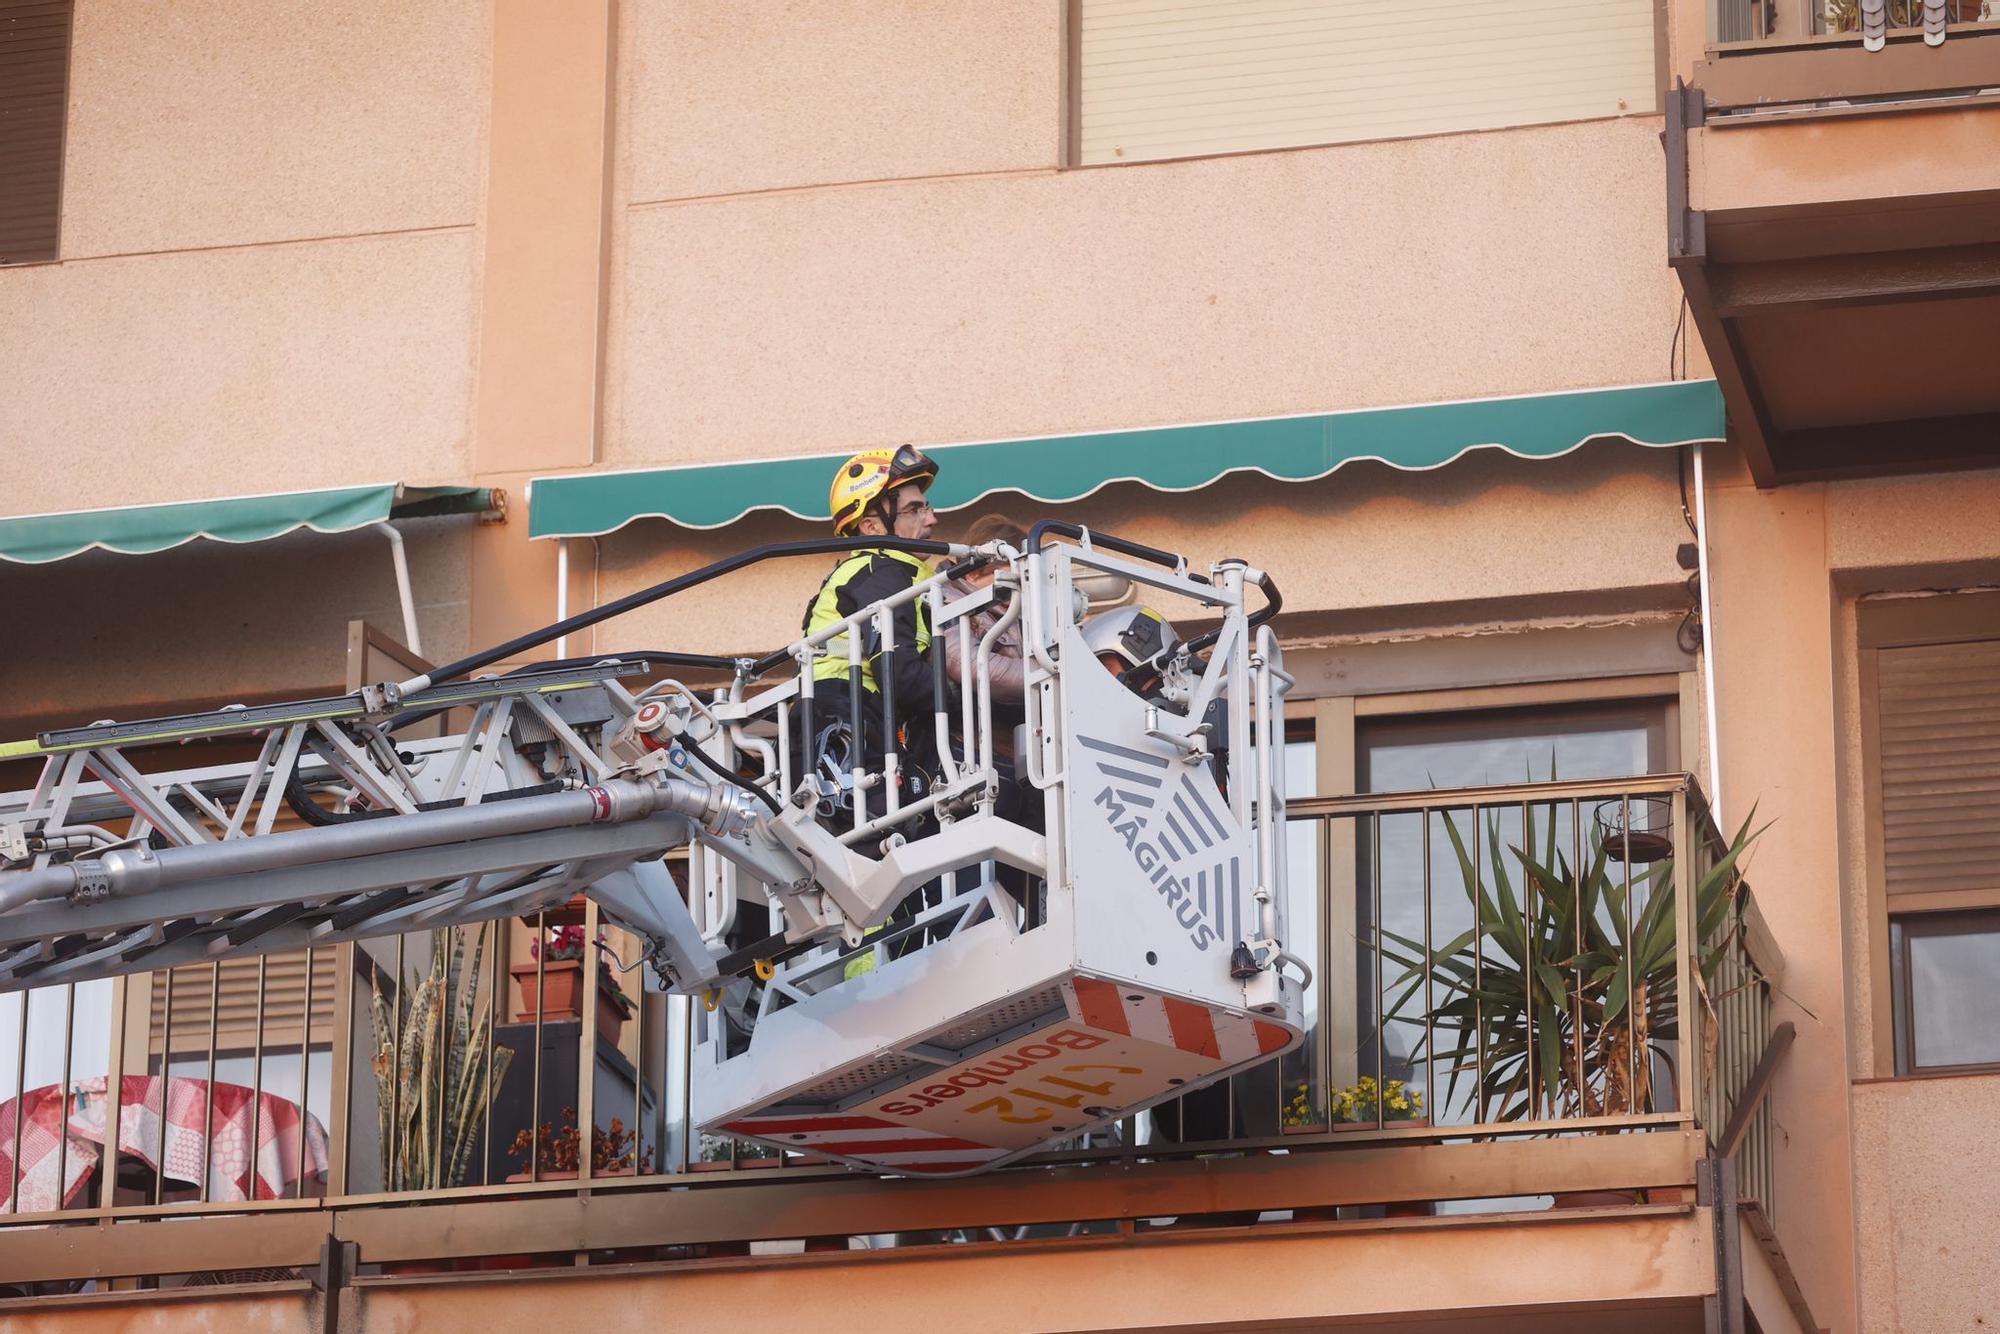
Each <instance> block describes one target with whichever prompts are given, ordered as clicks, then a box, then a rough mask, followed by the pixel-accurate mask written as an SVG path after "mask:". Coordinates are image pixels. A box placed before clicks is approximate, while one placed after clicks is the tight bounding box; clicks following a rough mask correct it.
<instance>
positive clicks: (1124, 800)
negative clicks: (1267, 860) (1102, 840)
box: [1077, 736, 1243, 950]
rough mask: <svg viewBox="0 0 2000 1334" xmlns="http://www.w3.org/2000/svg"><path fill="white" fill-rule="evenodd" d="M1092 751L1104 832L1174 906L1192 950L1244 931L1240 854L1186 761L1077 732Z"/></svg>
mask: <svg viewBox="0 0 2000 1334" xmlns="http://www.w3.org/2000/svg"><path fill="white" fill-rule="evenodd" d="M1077 740H1078V741H1079V742H1081V743H1082V744H1083V745H1084V746H1086V747H1088V748H1089V749H1091V750H1094V751H1096V752H1097V753H1098V755H1099V756H1100V758H1098V759H1097V760H1096V761H1095V763H1096V765H1097V772H1098V773H1099V774H1100V775H1101V776H1102V777H1103V778H1104V780H1105V785H1104V786H1103V787H1102V788H1101V789H1099V791H1098V793H1097V795H1096V796H1094V797H1092V798H1091V804H1092V805H1093V806H1096V807H1098V808H1099V809H1101V810H1102V811H1103V812H1104V817H1105V820H1106V821H1107V822H1108V823H1109V824H1110V826H1111V832H1112V833H1114V834H1116V835H1118V837H1119V838H1121V839H1123V840H1124V841H1125V846H1126V848H1127V849H1128V850H1129V851H1130V852H1131V854H1132V860H1133V863H1134V864H1135V865H1137V866H1138V868H1139V871H1140V874H1142V875H1144V876H1145V877H1146V878H1147V879H1148V880H1149V881H1151V882H1152V885H1153V888H1154V889H1155V890H1157V891H1158V892H1159V895H1160V897H1161V898H1162V899H1164V900H1165V901H1166V903H1167V906H1168V907H1169V908H1171V909H1172V910H1173V914H1174V920H1175V921H1176V922H1179V923H1180V925H1181V929H1182V930H1184V931H1186V932H1187V933H1188V939H1189V940H1191V941H1193V942H1194V946H1195V948H1196V949H1199V950H1206V949H1207V948H1208V947H1209V946H1210V945H1212V944H1214V943H1215V942H1216V941H1217V940H1224V941H1228V942H1232V943H1233V942H1235V941H1237V940H1241V939H1242V938H1243V934H1242V933H1243V861H1242V858H1240V857H1239V856H1238V855H1237V854H1236V852H1235V850H1234V848H1233V847H1231V843H1232V841H1233V835H1232V831H1231V829H1230V827H1229V825H1228V824H1227V823H1225V822H1224V821H1223V819H1222V818H1221V816H1219V815H1218V814H1217V813H1216V810H1215V806H1216V805H1217V804H1218V803H1217V802H1216V801H1212V800H1211V799H1210V798H1208V797H1205V796H1204V795H1203V794H1202V792H1201V791H1200V789H1199V788H1198V787H1197V786H1196V785H1195V784H1194V783H1193V782H1191V781H1189V771H1188V770H1186V769H1185V768H1183V769H1181V770H1180V771H1179V772H1175V767H1174V766H1173V765H1172V764H1171V763H1170V762H1169V761H1167V760H1165V759H1162V758H1161V757H1160V756H1158V755H1148V754H1147V753H1146V752H1144V751H1141V750H1133V749H1132V748H1131V747H1129V746H1120V745H1116V744H1114V743H1112V742H1109V741H1098V740H1096V739H1095V738H1092V737H1087V736H1080V737H1078V738H1077Z"/></svg>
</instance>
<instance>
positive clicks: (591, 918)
mask: <svg viewBox="0 0 2000 1334" xmlns="http://www.w3.org/2000/svg"><path fill="white" fill-rule="evenodd" d="M582 963H583V977H582V979H581V981H582V984H583V986H582V991H583V994H582V996H581V997H579V1000H578V1006H577V1009H578V1014H577V1019H576V1031H577V1061H576V1129H577V1145H578V1148H577V1155H576V1179H577V1182H578V1183H579V1184H580V1185H588V1184H589V1182H590V1179H591V1176H592V1168H593V1167H594V1166H595V1162H596V1158H597V1121H596V1116H597V1096H596V1095H597V1000H598V994H597V993H598V971H599V969H600V967H601V964H600V963H599V960H598V954H597V900H596V899H593V898H588V897H586V898H585V899H584V901H583V960H582Z"/></svg>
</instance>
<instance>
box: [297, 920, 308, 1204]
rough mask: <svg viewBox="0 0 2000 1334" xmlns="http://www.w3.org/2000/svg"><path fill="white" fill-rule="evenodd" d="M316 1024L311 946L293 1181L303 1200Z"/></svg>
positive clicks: (301, 1033) (302, 1008) (302, 1021)
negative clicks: (295, 1171) (296, 1151)
mask: <svg viewBox="0 0 2000 1334" xmlns="http://www.w3.org/2000/svg"><path fill="white" fill-rule="evenodd" d="M312 1021H313V947H312V946H310V945H308V946H306V985H305V995H304V996H303V997H302V998H301V999H300V1001H299V1170H298V1174H297V1175H296V1176H295V1177H294V1178H293V1180H295V1181H296V1182H297V1183H298V1186H297V1190H298V1193H299V1195H300V1196H301V1197H303V1196H304V1195H305V1193H306V1141H307V1140H309V1139H311V1138H312V1136H311V1135H309V1134H308V1133H307V1128H308V1127H309V1126H310V1125H311V1124H312V1098H311V1096H310V1093H311V1090H312Z"/></svg>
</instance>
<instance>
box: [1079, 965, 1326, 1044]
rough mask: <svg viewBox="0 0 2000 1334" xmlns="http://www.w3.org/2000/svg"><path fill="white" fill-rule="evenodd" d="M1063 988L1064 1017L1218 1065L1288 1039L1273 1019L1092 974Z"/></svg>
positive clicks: (1289, 1040) (1105, 1031)
mask: <svg viewBox="0 0 2000 1334" xmlns="http://www.w3.org/2000/svg"><path fill="white" fill-rule="evenodd" d="M1066 990H1067V991H1068V1000H1069V1004H1070V1017H1071V1018H1073V1019H1075V1020H1077V1021H1078V1022H1079V1023H1081V1024H1083V1025H1084V1026H1085V1027H1087V1028H1094V1029H1096V1030H1097V1031H1098V1032H1100V1033H1116V1034H1118V1035H1119V1036H1121V1037H1129V1038H1135V1039H1137V1040H1138V1041H1140V1042H1151V1043H1154V1044H1156V1045H1158V1046H1162V1047H1174V1048H1177V1049H1179V1050H1181V1051H1185V1052H1191V1053H1193V1054H1194V1055H1197V1056H1202V1057H1206V1058H1207V1059H1209V1060H1211V1061H1215V1062H1216V1063H1217V1064H1218V1065H1241V1064H1242V1063H1244V1062H1246V1061H1254V1060H1256V1059H1257V1058H1258V1057H1259V1056H1266V1055H1269V1054H1270V1053H1272V1052H1275V1051H1281V1050H1283V1049H1284V1048H1286V1047H1288V1046H1290V1045H1291V1042H1292V1035H1291V1033H1290V1032H1289V1031H1288V1030H1287V1029H1285V1028H1284V1027H1283V1026H1282V1025H1279V1024H1273V1023H1268V1022H1266V1021H1265V1020H1262V1019H1256V1018H1253V1017H1251V1016H1250V1015H1246V1014H1235V1013H1232V1012H1230V1011H1228V1010H1222V1009H1214V1008H1211V1007H1209V1006H1206V1005H1201V1004H1197V1003H1196V1002H1194V1001H1188V1000H1182V999H1180V998H1179V997H1177V996H1162V995H1158V994H1156V993H1154V992H1149V991H1141V990H1139V989H1138V988H1136V987H1130V986H1124V985H1120V984H1119V983H1116V982H1106V981H1103V980H1101V979H1099V978H1095V977H1079V978H1076V979H1074V980H1072V981H1071V982H1070V984H1069V986H1068V987H1067V988H1066Z"/></svg>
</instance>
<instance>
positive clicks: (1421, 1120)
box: [1333, 1116, 1431, 1135]
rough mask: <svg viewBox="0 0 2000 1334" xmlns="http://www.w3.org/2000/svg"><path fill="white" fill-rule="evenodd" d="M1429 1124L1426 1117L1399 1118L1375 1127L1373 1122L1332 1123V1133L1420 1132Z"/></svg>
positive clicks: (1429, 1121) (1428, 1119) (1429, 1120)
mask: <svg viewBox="0 0 2000 1334" xmlns="http://www.w3.org/2000/svg"><path fill="white" fill-rule="evenodd" d="M1430 1123H1431V1119H1430V1118H1429V1117H1428V1116H1406V1117H1400V1118H1397V1119H1394V1120H1389V1121H1384V1122H1383V1123H1382V1124H1381V1125H1380V1126H1377V1125H1376V1124H1375V1123H1374V1122H1373V1121H1335V1122H1334V1123H1333V1131H1334V1133H1335V1134H1337V1135H1338V1134H1346V1133H1348V1132H1351V1131H1356V1130H1420V1129H1423V1128H1424V1127H1427V1126H1429V1125H1430Z"/></svg>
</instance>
